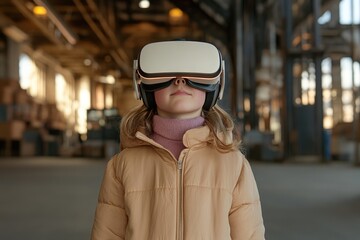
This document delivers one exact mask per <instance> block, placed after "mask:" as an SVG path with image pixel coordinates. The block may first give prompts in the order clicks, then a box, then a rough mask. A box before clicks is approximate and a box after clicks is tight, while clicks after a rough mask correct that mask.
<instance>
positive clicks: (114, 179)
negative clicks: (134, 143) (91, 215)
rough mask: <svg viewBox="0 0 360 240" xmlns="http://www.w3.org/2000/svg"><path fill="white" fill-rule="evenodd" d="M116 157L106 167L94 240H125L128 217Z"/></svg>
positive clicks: (92, 236) (93, 232)
mask: <svg viewBox="0 0 360 240" xmlns="http://www.w3.org/2000/svg"><path fill="white" fill-rule="evenodd" d="M116 160H117V159H116V156H115V157H114V158H113V159H111V160H110V161H109V162H108V164H107V167H106V170H105V174H104V177H103V181H102V184H101V188H100V193H99V198H98V204H97V207H96V212H95V219H94V224H93V228H92V233H91V239H92V240H120V239H125V229H126V225H127V216H126V213H125V208H124V188H123V185H122V184H121V182H120V181H119V176H117V174H118V173H117V172H116V169H117V168H116V167H115V165H116V163H115V161H116Z"/></svg>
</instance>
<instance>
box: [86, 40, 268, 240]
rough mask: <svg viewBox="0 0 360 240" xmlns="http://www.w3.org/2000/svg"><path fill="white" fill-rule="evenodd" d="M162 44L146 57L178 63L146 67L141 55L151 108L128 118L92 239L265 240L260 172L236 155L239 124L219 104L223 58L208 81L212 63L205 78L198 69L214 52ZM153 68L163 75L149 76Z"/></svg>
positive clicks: (140, 71) (139, 68)
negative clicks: (255, 173) (258, 186)
mask: <svg viewBox="0 0 360 240" xmlns="http://www.w3.org/2000/svg"><path fill="white" fill-rule="evenodd" d="M167 44H169V45H167ZM155 45H156V46H153V45H150V48H151V47H154V48H153V49H150V50H149V49H148V53H149V54H150V53H151V54H150V56H151V58H155V60H156V59H157V56H159V58H161V59H160V60H159V59H157V60H158V61H151V64H154V63H155V64H156V63H157V62H160V63H161V64H169V65H170V66H167V69H166V70H164V69H162V67H159V68H157V65H155V66H152V65H151V66H150V65H147V64H148V63H147V62H146V56H147V53H146V51H145V50H146V49H145V47H144V53H143V55H142V53H141V54H140V56H139V63H138V65H136V66H135V70H136V75H137V77H136V85H135V87H136V88H138V90H139V91H140V93H141V97H142V100H143V101H144V103H145V104H144V105H142V106H140V107H137V108H136V109H134V110H133V111H131V112H130V113H129V114H128V115H127V116H126V117H124V118H123V120H122V123H121V145H122V146H121V148H122V150H121V152H120V153H119V154H117V155H115V156H114V157H113V158H112V159H111V160H110V161H109V163H108V165H107V168H106V172H105V175H104V179H103V183H102V186H101V190H100V194H99V199H98V206H97V209H96V215H95V220H94V225H93V230H92V239H93V240H110V239H113V240H115V239H117V240H119V239H126V240H128V239H133V240H152V239H154V240H158V239H164V240H175V239H176V240H182V239H190V240H212V239H213V240H228V239H238V240H240V239H241V240H249V239H253V240H258V239H264V231H265V230H264V225H263V219H262V213H261V205H260V199H259V194H258V190H257V186H256V182H255V179H254V176H253V173H252V171H251V168H250V165H249V163H248V161H247V160H246V159H245V157H244V156H243V154H242V153H241V152H240V151H239V150H238V148H239V143H240V140H239V139H238V137H237V135H236V134H235V132H236V131H235V128H234V123H233V121H232V119H231V118H230V116H229V115H228V114H227V113H226V112H225V111H223V110H222V109H221V108H220V107H219V106H218V105H216V100H217V99H218V95H219V92H221V91H222V88H223V85H224V83H223V80H224V79H222V82H221V81H219V78H218V77H216V76H220V78H223V77H224V76H223V71H224V69H223V64H222V60H221V55H220V54H219V52H217V54H218V55H216V54H214V55H213V56H214V57H215V58H216V57H217V58H220V61H218V60H219V59H217V60H215V59H213V60H214V61H213V62H212V63H216V64H214V66H215V65H217V64H218V63H220V64H219V69H220V72H219V74H218V73H216V74H215V75H216V76H215V75H214V76H215V77H213V76H210V75H206V74H207V73H208V72H209V71H208V70H209V69H207V67H208V66H206V67H204V68H203V67H201V66H200V67H199V68H197V69H200V70H199V71H202V72H206V74H203V73H201V74H202V75H201V74H197V72H196V71H194V69H193V65H194V64H197V63H196V62H195V63H194V62H191V61H193V60H194V59H195V60H196V61H197V60H201V61H207V62H210V63H211V61H212V60H211V59H210V60H209V59H208V58H209V49H208V50H206V49H204V51H206V53H207V55H206V56H205V57H203V56H202V55H203V52H202V51H201V50H198V49H201V47H204V48H206V47H210V48H211V47H212V45H210V44H208V43H200V42H184V41H174V42H160V43H156V44H155ZM194 47H195V48H194ZM169 48H170V49H169ZM194 49H195V50H194ZM170 50H171V51H170ZM216 50H217V49H216ZM153 51H155V52H153ZM174 52H175V53H177V54H176V55H174ZM170 53H171V54H170ZM185 53H186V54H185ZM167 54H168V55H171V56H167ZM189 55H190V56H192V58H189ZM210 56H211V54H210ZM170 57H171V58H172V59H171V60H172V61H170V62H171V63H170V62H169V60H170V59H167V58H170ZM201 58H204V59H201ZM189 61H190V62H189ZM160 63H159V64H160ZM149 64H150V63H149ZM179 65H181V66H182V67H179V68H178V66H179ZM147 66H148V67H149V68H147ZM172 68H175V69H172ZM176 68H178V69H176ZM150 69H153V70H154V71H150ZM169 69H170V70H169ZM187 69H188V70H189V71H188V70H187ZM155 70H156V71H160V72H161V74H159V76H160V77H159V76H158V77H157V78H156V77H154V75H151V74H150V73H154V72H156V71H155ZM199 71H198V72H199ZM170 72H171V73H170ZM147 73H149V74H148V75H147ZM173 73H176V76H175V77H174V76H172V75H173ZM200 75H201V77H199V76H200ZM205 75H206V76H205ZM194 76H195V77H194ZM166 77H168V78H166ZM207 77H208V79H210V80H209V82H208V83H210V84H206V81H208V79H207ZM138 78H139V79H138ZM165 78H166V79H165ZM214 79H215V80H214ZM165 80H166V81H165ZM151 81H153V82H151ZM200 81H202V83H199V82H200ZM139 82H140V83H139ZM154 82H155V83H154ZM220 97H221V96H220ZM209 98H210V99H209Z"/></svg>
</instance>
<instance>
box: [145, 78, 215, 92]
mask: <svg viewBox="0 0 360 240" xmlns="http://www.w3.org/2000/svg"><path fill="white" fill-rule="evenodd" d="M175 79H176V78H173V79H171V80H169V81H167V82H163V83H157V84H144V83H141V87H142V88H143V89H144V90H145V91H147V92H154V91H157V90H160V89H163V88H166V87H168V86H170V85H171V84H172V82H173V81H174V80H175ZM184 79H185V81H186V84H187V85H189V86H190V87H193V88H196V89H199V90H202V91H205V92H212V91H215V90H216V88H218V86H219V83H216V84H202V83H197V82H194V81H190V80H189V79H187V78H184Z"/></svg>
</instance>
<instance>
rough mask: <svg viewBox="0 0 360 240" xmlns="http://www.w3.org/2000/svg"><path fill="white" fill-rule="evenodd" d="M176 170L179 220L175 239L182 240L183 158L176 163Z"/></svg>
mask: <svg viewBox="0 0 360 240" xmlns="http://www.w3.org/2000/svg"><path fill="white" fill-rule="evenodd" d="M177 168H178V178H179V179H178V183H179V186H178V187H179V188H178V213H179V219H178V234H177V239H178V240H182V239H183V221H184V219H183V217H184V216H183V158H181V159H179V160H178V162H177Z"/></svg>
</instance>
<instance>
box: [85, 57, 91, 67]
mask: <svg viewBox="0 0 360 240" xmlns="http://www.w3.org/2000/svg"><path fill="white" fill-rule="evenodd" d="M91 63H92V62H91V59H90V58H86V59H84V65H85V66H90V65H91Z"/></svg>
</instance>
